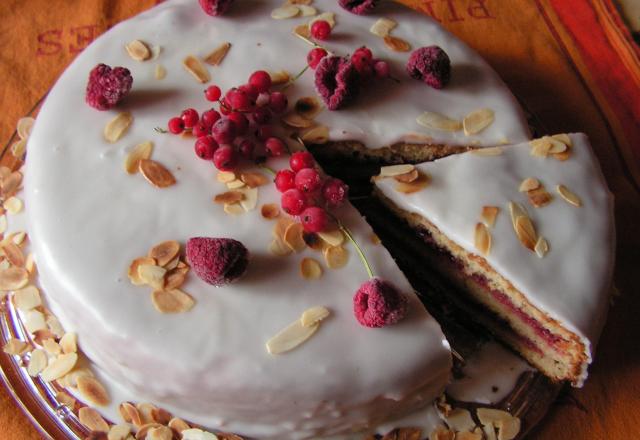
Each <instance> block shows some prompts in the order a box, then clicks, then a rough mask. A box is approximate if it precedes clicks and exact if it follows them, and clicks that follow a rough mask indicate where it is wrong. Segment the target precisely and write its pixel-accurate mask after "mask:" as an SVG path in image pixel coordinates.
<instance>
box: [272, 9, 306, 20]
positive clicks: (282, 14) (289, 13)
mask: <svg viewBox="0 0 640 440" xmlns="http://www.w3.org/2000/svg"><path fill="white" fill-rule="evenodd" d="M298 14H300V8H298V7H297V6H295V5H285V6H281V7H279V8H276V9H274V10H273V11H271V18H273V19H275V20H283V19H286V18H293V17H296V16H297V15H298Z"/></svg>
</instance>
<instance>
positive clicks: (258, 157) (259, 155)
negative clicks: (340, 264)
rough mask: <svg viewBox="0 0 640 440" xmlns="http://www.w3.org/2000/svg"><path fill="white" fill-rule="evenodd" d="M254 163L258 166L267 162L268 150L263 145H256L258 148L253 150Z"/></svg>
mask: <svg viewBox="0 0 640 440" xmlns="http://www.w3.org/2000/svg"><path fill="white" fill-rule="evenodd" d="M253 161H254V162H255V163H258V164H260V163H265V162H266V161H267V149H266V148H265V147H264V145H263V144H256V147H255V148H254V149H253Z"/></svg>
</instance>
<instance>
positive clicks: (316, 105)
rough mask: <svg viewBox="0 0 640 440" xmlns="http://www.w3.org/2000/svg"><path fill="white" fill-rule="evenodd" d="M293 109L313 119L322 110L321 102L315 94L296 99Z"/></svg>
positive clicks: (304, 116)
mask: <svg viewBox="0 0 640 440" xmlns="http://www.w3.org/2000/svg"><path fill="white" fill-rule="evenodd" d="M293 109H294V111H295V112H296V113H297V114H299V115H300V116H302V117H303V118H306V119H313V118H315V117H316V116H317V115H318V113H320V112H321V111H322V104H320V100H319V99H318V98H316V97H315V96H305V97H302V98H300V99H298V100H297V101H296V103H295V105H294V107H293Z"/></svg>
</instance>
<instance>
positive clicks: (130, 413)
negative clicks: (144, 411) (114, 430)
mask: <svg viewBox="0 0 640 440" xmlns="http://www.w3.org/2000/svg"><path fill="white" fill-rule="evenodd" d="M118 412H119V413H120V417H122V420H124V421H125V422H126V423H133V424H134V425H135V426H142V418H141V417H140V411H138V409H137V408H136V407H135V406H134V405H132V404H131V403H129V402H122V403H121V404H120V406H118Z"/></svg>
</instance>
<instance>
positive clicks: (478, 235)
mask: <svg viewBox="0 0 640 440" xmlns="http://www.w3.org/2000/svg"><path fill="white" fill-rule="evenodd" d="M474 242H475V247H476V249H478V250H479V251H480V253H481V254H482V255H485V256H486V255H489V252H490V251H491V233H490V232H489V229H488V228H487V226H486V225H485V224H484V223H476V228H475V235H474Z"/></svg>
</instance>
